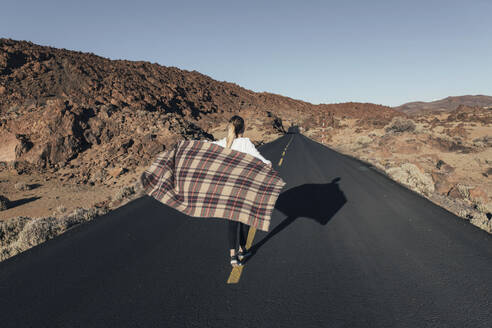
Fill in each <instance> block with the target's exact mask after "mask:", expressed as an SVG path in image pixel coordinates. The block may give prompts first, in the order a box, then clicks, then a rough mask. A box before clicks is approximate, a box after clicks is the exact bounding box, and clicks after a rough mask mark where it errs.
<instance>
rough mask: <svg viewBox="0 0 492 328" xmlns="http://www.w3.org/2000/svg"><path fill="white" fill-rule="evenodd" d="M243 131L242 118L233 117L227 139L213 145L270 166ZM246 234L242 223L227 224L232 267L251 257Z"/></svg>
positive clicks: (246, 229)
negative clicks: (234, 151)
mask: <svg viewBox="0 0 492 328" xmlns="http://www.w3.org/2000/svg"><path fill="white" fill-rule="evenodd" d="M244 129H245V126H244V120H243V118H242V117H240V116H237V115H234V116H233V117H231V119H230V120H229V123H228V124H227V137H225V138H223V139H221V140H218V141H214V142H213V143H215V144H217V145H219V146H222V147H225V148H230V149H234V150H237V151H240V152H243V153H247V154H250V155H252V156H254V157H256V158H258V159H260V160H261V161H263V162H264V163H265V164H267V165H269V166H272V162H271V161H269V160H267V159H266V158H264V157H263V156H262V155H261V154H260V152H259V151H258V150H257V149H256V147H255V145H254V144H253V143H252V142H251V140H250V139H249V138H245V137H244ZM248 232H249V228H248V226H247V225H245V224H244V223H241V222H237V221H229V222H228V239H229V253H230V256H231V265H232V266H239V265H242V261H243V260H244V259H246V258H247V257H248V256H250V255H251V252H250V251H249V250H247V249H246V238H247V236H248ZM238 234H239V239H238ZM238 248H239V249H238ZM237 250H239V251H237Z"/></svg>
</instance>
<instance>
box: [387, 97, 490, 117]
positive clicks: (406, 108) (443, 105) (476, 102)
mask: <svg viewBox="0 0 492 328" xmlns="http://www.w3.org/2000/svg"><path fill="white" fill-rule="evenodd" d="M459 106H468V107H481V108H483V107H492V97H491V96H483V95H476V96H471V95H467V96H458V97H447V98H444V99H441V100H436V101H430V102H423V101H415V102H409V103H406V104H403V105H400V106H397V107H394V109H396V110H398V111H401V112H404V113H407V114H418V113H429V112H450V111H453V110H455V109H457V108H458V107H459Z"/></svg>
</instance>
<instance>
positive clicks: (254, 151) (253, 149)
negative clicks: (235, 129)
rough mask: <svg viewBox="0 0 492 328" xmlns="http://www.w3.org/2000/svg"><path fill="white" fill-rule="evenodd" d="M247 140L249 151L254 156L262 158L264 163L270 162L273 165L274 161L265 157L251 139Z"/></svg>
mask: <svg viewBox="0 0 492 328" xmlns="http://www.w3.org/2000/svg"><path fill="white" fill-rule="evenodd" d="M246 140H247V141H248V142H247V148H248V153H249V154H251V155H253V156H254V157H256V158H258V159H260V160H261V161H262V162H263V163H265V164H268V165H270V166H272V162H271V161H269V160H268V159H266V158H265V157H263V156H262V155H261V154H260V152H259V151H258V150H257V149H256V147H255V145H254V144H253V143H252V142H251V140H249V139H246Z"/></svg>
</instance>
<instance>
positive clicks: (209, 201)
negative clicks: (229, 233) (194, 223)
mask: <svg viewBox="0 0 492 328" xmlns="http://www.w3.org/2000/svg"><path fill="white" fill-rule="evenodd" d="M140 180H141V182H142V186H143V188H144V190H145V193H146V194H147V195H149V196H152V197H154V198H155V199H157V200H158V201H160V202H162V203H164V204H166V205H169V206H171V207H173V208H175V209H177V210H179V211H181V212H182V213H185V214H187V215H190V216H193V217H215V218H223V219H228V220H233V221H239V222H242V223H245V224H247V225H249V226H252V227H255V228H257V229H259V230H263V231H268V228H269V226H270V217H271V213H272V211H273V208H274V206H275V202H276V201H277V198H278V196H279V193H280V191H281V189H282V188H283V186H284V185H285V182H284V181H283V180H282V178H280V176H279V175H278V173H277V172H276V171H275V170H273V169H271V168H270V167H269V166H268V165H266V164H264V163H263V162H262V161H261V160H259V159H257V158H256V157H254V156H252V155H249V154H246V153H243V152H239V151H237V150H233V149H228V148H224V147H221V146H219V145H216V144H213V143H210V142H205V141H198V140H183V141H181V142H179V143H178V144H177V145H176V147H174V148H173V149H171V150H168V151H164V152H161V153H159V154H158V155H157V157H156V160H155V161H154V162H153V163H152V164H151V166H150V167H149V168H148V169H146V170H145V171H144V172H143V173H142V175H141V177H140Z"/></svg>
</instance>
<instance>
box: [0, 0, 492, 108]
mask: <svg viewBox="0 0 492 328" xmlns="http://www.w3.org/2000/svg"><path fill="white" fill-rule="evenodd" d="M491 14H492V1H490V0H470V1H454V0H446V1H443V0H425V1H422V0H413V1H408V0H406V1H400V0H381V1H378V0H371V1H368V0H365V1H362V0H361V1H355V0H345V1H342V0H339V1H330V0H325V1H310V0H303V1H290V0H283V1H276V0H272V1H268V0H263V1H256V0H247V1H237V0H228V1H215V0H201V1H189V0H174V1H158V0H154V1H151V0H139V1H128V0H118V1H113V0H108V1H105V0H99V1H93V0H84V1H80V0H79V1H72V0H62V1H55V0H43V1H39V0H30V1H23V0H16V1H2V4H1V6H0V37H4V38H11V39H14V40H28V41H31V42H33V43H36V44H41V45H48V46H52V47H57V48H65V49H70V50H78V51H84V52H92V53H95V54H97V55H100V56H103V57H106V58H111V59H128V60H145V61H149V62H152V63H158V64H160V65H164V66H175V67H178V68H181V69H185V70H189V71H192V70H196V71H199V72H201V73H203V74H206V75H208V76H210V77H212V78H214V79H216V80H219V81H228V82H233V83H237V84H239V85H240V86H242V87H245V88H247V89H250V90H253V91H259V92H263V91H266V92H271V93H276V94H281V95H284V96H288V97H292V98H295V99H300V100H304V101H308V102H311V103H314V104H319V103H340V102H347V101H357V102H371V103H376V104H383V105H388V106H397V105H400V104H403V103H406V102H410V101H432V100H437V99H441V98H444V97H447V96H459V95H465V94H473V95H474V94H485V95H492V21H491Z"/></svg>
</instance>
